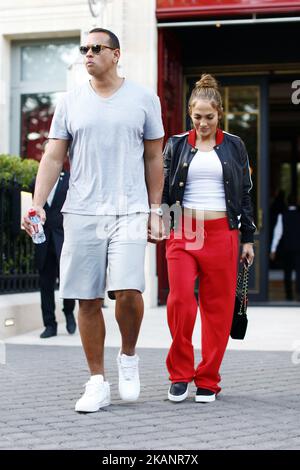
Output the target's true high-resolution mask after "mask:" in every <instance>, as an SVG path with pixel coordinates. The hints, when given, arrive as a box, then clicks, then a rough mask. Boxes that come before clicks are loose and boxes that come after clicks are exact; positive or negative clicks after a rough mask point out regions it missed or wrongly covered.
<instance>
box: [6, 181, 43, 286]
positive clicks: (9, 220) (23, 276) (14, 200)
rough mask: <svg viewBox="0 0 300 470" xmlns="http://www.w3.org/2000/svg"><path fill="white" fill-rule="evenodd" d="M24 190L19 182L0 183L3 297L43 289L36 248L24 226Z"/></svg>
mask: <svg viewBox="0 0 300 470" xmlns="http://www.w3.org/2000/svg"><path fill="white" fill-rule="evenodd" d="M20 190H21V188H20V185H19V184H18V183H17V182H16V181H11V182H7V181H0V249H1V258H0V294H7V293H17V292H32V291H36V290H38V289H39V277H38V271H37V269H36V268H35V265H34V245H33V243H32V240H31V239H30V237H28V235H27V234H26V233H25V231H24V230H21V225H20V218H21V196H20V194H21V191H20Z"/></svg>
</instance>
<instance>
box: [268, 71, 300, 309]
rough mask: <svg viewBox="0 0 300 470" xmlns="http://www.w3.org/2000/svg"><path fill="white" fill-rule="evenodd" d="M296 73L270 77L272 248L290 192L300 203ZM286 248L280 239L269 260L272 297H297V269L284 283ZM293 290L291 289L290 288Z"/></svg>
mask: <svg viewBox="0 0 300 470" xmlns="http://www.w3.org/2000/svg"><path fill="white" fill-rule="evenodd" d="M296 78H297V77H296V76H282V77H276V78H275V77H274V78H273V79H270V84H269V128H270V144H269V149H270V151H269V153H270V196H269V218H270V226H269V250H270V248H271V243H272V239H273V236H274V229H275V226H276V222H277V220H278V215H279V214H280V213H282V211H283V210H284V209H285V208H286V207H287V204H288V197H289V195H293V198H294V199H295V202H297V203H298V205H299V203H300V113H299V106H297V105H295V104H293V102H292V99H291V97H292V93H293V89H292V83H293V81H294V80H296ZM283 270H284V251H283V246H282V242H279V244H278V245H277V250H276V257H275V260H274V261H272V260H269V274H268V290H269V301H271V302H284V303H285V302H288V303H289V304H290V303H291V302H292V303H293V302H295V301H297V297H296V293H295V271H293V273H292V281H291V286H290V288H289V287H288V286H287V288H285V283H284V271H283ZM290 290H291V292H290Z"/></svg>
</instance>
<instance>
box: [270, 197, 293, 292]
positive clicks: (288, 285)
mask: <svg viewBox="0 0 300 470" xmlns="http://www.w3.org/2000/svg"><path fill="white" fill-rule="evenodd" d="M281 239H282V253H283V257H282V263H283V270H284V288H285V298H286V300H293V299H294V296H293V284H292V272H293V269H295V271H296V299H297V301H300V242H299V240H300V209H299V206H298V205H297V196H296V195H293V194H290V195H289V196H288V207H287V209H285V210H284V211H283V213H282V214H279V215H278V218H277V222H276V225H275V228H274V234H273V240H272V243H271V252H270V259H271V260H272V261H274V260H275V258H276V250H277V247H278V245H279V242H280V240H281Z"/></svg>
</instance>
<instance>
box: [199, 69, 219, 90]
mask: <svg viewBox="0 0 300 470" xmlns="http://www.w3.org/2000/svg"><path fill="white" fill-rule="evenodd" d="M196 87H197V88H198V89H199V88H214V89H215V90H217V89H218V83H217V81H216V79H215V78H214V77H212V76H211V75H209V74H208V73H203V74H202V75H201V78H200V80H198V82H196Z"/></svg>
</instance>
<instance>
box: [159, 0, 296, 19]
mask: <svg viewBox="0 0 300 470" xmlns="http://www.w3.org/2000/svg"><path fill="white" fill-rule="evenodd" d="M299 12H300V0H156V16H157V18H158V19H159V20H162V19H175V18H176V19H182V18H195V17H198V18H199V17H203V16H212V15H218V16H222V15H232V16H233V15H244V14H252V13H270V14H272V13H290V14H293V13H299Z"/></svg>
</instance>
